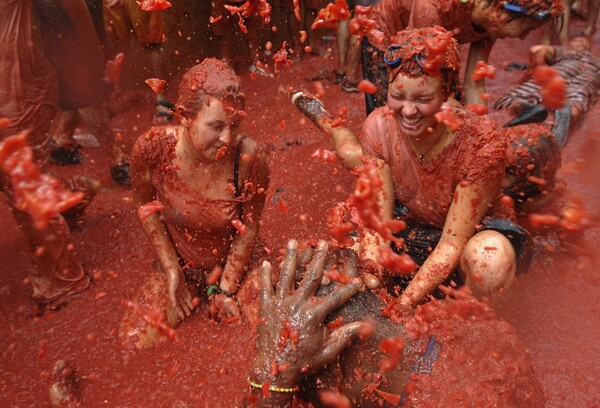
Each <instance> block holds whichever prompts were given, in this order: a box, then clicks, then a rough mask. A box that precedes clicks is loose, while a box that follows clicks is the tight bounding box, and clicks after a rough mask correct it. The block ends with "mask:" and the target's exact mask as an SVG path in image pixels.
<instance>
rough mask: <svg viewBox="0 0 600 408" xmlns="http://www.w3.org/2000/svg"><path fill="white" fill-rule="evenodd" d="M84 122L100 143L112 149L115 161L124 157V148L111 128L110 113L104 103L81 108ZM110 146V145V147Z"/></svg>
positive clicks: (119, 160)
mask: <svg viewBox="0 0 600 408" xmlns="http://www.w3.org/2000/svg"><path fill="white" fill-rule="evenodd" d="M79 113H80V114H81V118H82V119H83V123H84V124H85V126H86V127H87V128H88V129H89V130H90V132H91V133H92V134H93V135H94V136H96V137H97V138H98V141H99V142H100V145H101V146H103V147H105V148H107V149H110V153H111V155H112V157H113V161H114V163H121V162H122V161H123V159H124V154H123V149H122V147H121V146H120V145H119V141H118V140H116V138H115V136H114V135H113V133H112V129H111V128H110V114H109V113H108V111H107V110H106V108H105V107H104V105H102V104H98V105H93V106H89V107H87V108H82V109H79ZM109 146H110V147H109Z"/></svg>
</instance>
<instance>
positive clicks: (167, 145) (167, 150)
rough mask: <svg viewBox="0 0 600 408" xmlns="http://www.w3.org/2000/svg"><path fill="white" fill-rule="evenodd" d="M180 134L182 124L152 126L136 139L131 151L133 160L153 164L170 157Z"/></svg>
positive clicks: (148, 164)
mask: <svg viewBox="0 0 600 408" xmlns="http://www.w3.org/2000/svg"><path fill="white" fill-rule="evenodd" d="M180 134H181V127H180V126H153V127H151V128H150V129H148V131H147V132H145V133H143V134H142V135H140V136H139V137H138V138H137V139H136V141H135V144H134V145H133V149H132V151H131V157H132V160H134V161H138V162H140V161H141V162H143V163H145V165H146V166H151V165H153V164H157V163H158V161H160V160H163V159H166V158H168V157H170V155H171V154H172V153H173V152H174V149H175V146H176V145H177V140H178V139H179V136H180Z"/></svg>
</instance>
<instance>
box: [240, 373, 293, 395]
mask: <svg viewBox="0 0 600 408" xmlns="http://www.w3.org/2000/svg"><path fill="white" fill-rule="evenodd" d="M248 383H250V386H251V387H252V388H257V389H260V390H262V388H263V386H264V384H258V383H255V382H254V381H252V380H251V379H250V376H248ZM269 391H273V392H296V391H298V386H295V387H293V388H280V387H277V386H275V385H269Z"/></svg>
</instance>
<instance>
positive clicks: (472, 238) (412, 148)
mask: <svg viewBox="0 0 600 408" xmlns="http://www.w3.org/2000/svg"><path fill="white" fill-rule="evenodd" d="M449 34H450V33H449V32H448V31H446V30H445V29H443V28H441V27H433V28H424V29H415V30H406V31H402V32H400V33H398V34H397V35H396V36H395V37H394V39H393V44H392V45H391V46H390V48H389V50H388V53H386V57H385V61H386V63H387V64H388V72H389V75H388V79H389V83H390V87H389V91H388V106H387V107H382V108H379V109H377V110H376V111H374V112H373V113H372V114H371V115H369V116H368V117H367V119H366V120H365V122H364V124H363V126H362V133H361V134H360V135H359V137H358V138H357V137H356V136H355V135H354V134H353V133H352V131H350V130H349V129H347V128H344V127H343V126H335V127H333V126H332V120H331V117H330V116H329V114H328V113H327V111H326V110H325V109H324V108H323V106H322V104H321V103H320V101H318V100H317V99H315V98H311V97H308V96H306V95H304V94H303V93H301V92H298V93H296V94H294V95H293V96H292V101H293V102H294V103H295V104H296V106H297V107H298V108H299V109H300V110H301V111H302V112H304V113H305V114H306V115H307V116H308V117H309V118H311V119H312V120H313V121H314V122H315V123H316V124H317V125H318V126H319V127H320V128H321V129H322V130H324V131H327V132H330V134H331V136H332V138H333V141H334V144H335V148H336V151H337V153H338V155H339V156H340V158H341V159H342V161H343V162H344V164H345V165H346V167H348V168H349V169H353V168H355V167H356V166H359V165H362V164H363V162H362V161H361V156H363V155H366V156H368V157H371V158H372V159H371V161H374V162H375V166H376V167H377V172H378V174H379V177H380V179H381V181H382V185H383V187H382V188H381V191H380V198H379V202H380V205H381V208H382V212H383V217H382V219H384V220H386V219H391V218H392V216H394V217H400V218H401V219H403V220H405V221H406V222H407V224H408V228H406V230H405V231H403V232H400V233H399V236H400V237H401V238H403V239H404V245H403V246H401V245H398V244H396V243H395V244H392V248H393V250H394V251H397V252H399V253H402V252H406V253H408V254H409V255H410V256H411V257H412V258H413V259H414V260H415V261H416V263H417V264H419V265H420V269H419V270H418V272H417V273H416V274H415V275H414V277H412V279H411V280H410V282H409V283H408V285H407V286H406V288H405V289H404V290H403V291H402V293H401V295H400V299H399V302H400V303H401V304H402V305H404V306H406V307H412V306H415V305H417V304H419V303H421V302H423V301H424V300H426V299H427V298H428V296H429V295H430V294H431V293H432V292H434V291H435V290H436V288H437V286H438V284H440V283H441V282H443V281H445V280H446V279H448V278H449V277H450V276H451V275H452V274H453V273H455V271H456V270H457V269H458V271H459V272H460V276H461V279H462V280H464V282H465V283H466V284H467V285H468V286H469V287H470V288H471V289H472V290H473V292H474V293H475V294H476V295H477V296H479V297H490V298H494V299H496V298H497V299H498V300H499V301H500V300H501V298H504V299H507V298H508V297H507V296H508V293H509V292H510V288H511V287H512V286H513V284H514V282H515V274H516V272H519V273H520V272H523V271H526V270H527V268H528V265H529V263H530V260H531V248H530V246H531V237H530V235H529V233H528V232H527V231H526V230H525V229H523V228H522V227H520V226H518V225H517V224H515V221H516V212H519V211H521V209H520V207H521V206H525V205H526V206H530V208H531V206H533V204H534V203H535V201H536V200H543V199H545V198H546V196H547V195H548V192H550V191H552V188H553V185H554V179H555V177H554V176H555V173H556V170H557V169H558V167H559V166H560V149H559V147H558V145H557V144H556V141H555V140H554V138H553V136H552V134H551V133H550V131H549V130H548V129H546V128H545V127H542V126H540V125H528V126H520V127H515V128H511V130H509V131H507V132H502V133H501V132H500V131H499V126H498V125H497V124H496V123H495V122H493V121H492V120H490V119H488V118H487V117H486V116H479V115H476V114H475V113H473V112H471V111H469V110H468V109H466V108H464V107H462V106H460V104H458V103H457V102H456V100H454V99H453V98H452V96H453V95H454V94H455V93H456V90H457V89H459V86H460V83H459V81H458V75H459V72H460V67H459V54H458V44H457V42H456V40H454V39H452V38H451V37H449ZM443 39H446V40H447V43H446V45H445V48H443V50H442V51H441V54H438V51H440V50H441V47H440V46H439V43H438V45H437V46H436V52H435V53H434V52H432V51H431V50H430V49H429V46H428V45H427V44H428V43H429V42H434V41H442V40H443ZM446 40H444V41H446ZM437 55H442V59H441V61H442V63H441V66H440V67H439V70H437V71H432V70H430V69H427V68H425V67H428V65H427V63H428V62H429V61H433V60H434V58H435V57H436V56H437ZM438 119H439V120H438ZM539 180H544V181H543V182H540V181H539ZM503 194H506V195H507V196H508V197H506V198H502V195H503ZM501 198H502V199H501ZM506 200H508V206H505V205H503V204H502V203H503V202H504V203H506V202H507V201H506ZM512 202H515V203H516V207H515V208H509V207H510V206H512ZM361 245H362V250H361V258H363V260H364V261H365V262H370V263H371V265H370V267H371V268H373V270H374V272H375V273H376V274H378V275H379V274H381V272H382V268H381V266H379V265H378V264H377V263H376V260H377V259H378V255H379V253H380V249H381V248H385V247H387V246H389V245H390V242H389V241H386V240H384V239H383V238H382V237H381V236H379V235H378V234H375V233H366V235H365V237H364V238H363V239H362V243H361ZM395 284H398V282H395ZM404 285H406V283H404Z"/></svg>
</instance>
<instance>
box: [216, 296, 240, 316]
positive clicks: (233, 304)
mask: <svg viewBox="0 0 600 408" xmlns="http://www.w3.org/2000/svg"><path fill="white" fill-rule="evenodd" d="M210 313H211V315H213V316H214V317H215V318H217V319H219V320H224V321H227V322H234V321H239V320H240V318H241V315H240V306H239V305H238V302H237V300H236V299H235V298H234V297H229V296H227V295H225V294H223V293H219V294H217V295H215V296H214V297H213V298H212V300H211V306H210Z"/></svg>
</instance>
